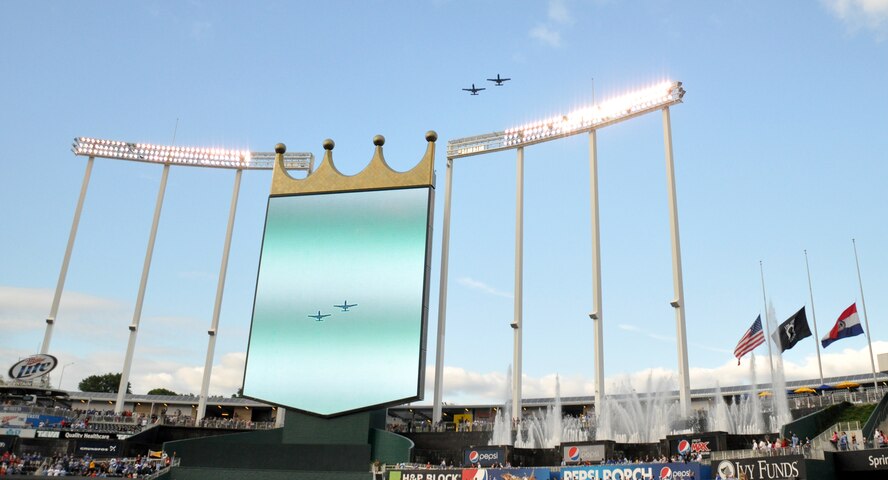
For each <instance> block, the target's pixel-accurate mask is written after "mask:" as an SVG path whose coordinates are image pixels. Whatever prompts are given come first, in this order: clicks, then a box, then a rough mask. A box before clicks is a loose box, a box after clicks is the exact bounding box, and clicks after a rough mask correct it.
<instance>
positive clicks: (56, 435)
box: [37, 430, 131, 440]
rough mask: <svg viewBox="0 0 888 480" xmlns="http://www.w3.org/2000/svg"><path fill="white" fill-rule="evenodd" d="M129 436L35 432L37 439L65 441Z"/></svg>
mask: <svg viewBox="0 0 888 480" xmlns="http://www.w3.org/2000/svg"><path fill="white" fill-rule="evenodd" d="M130 436H131V435H129V434H126V433H107V432H61V431H58V430H37V438H59V439H67V440H124V439H126V438H129V437H130Z"/></svg>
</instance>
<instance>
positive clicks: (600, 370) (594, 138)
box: [589, 130, 604, 414]
mask: <svg viewBox="0 0 888 480" xmlns="http://www.w3.org/2000/svg"><path fill="white" fill-rule="evenodd" d="M597 142H598V135H597V133H596V131H595V130H592V131H591V132H589V197H590V199H591V207H592V208H591V211H592V308H593V310H592V313H591V314H589V318H591V319H592V322H593V323H592V325H593V329H594V330H593V333H594V336H593V338H594V350H595V356H594V362H595V412H596V414H598V413H600V412H601V410H600V407H601V405H604V324H603V322H604V320H603V317H602V307H601V232H600V230H599V221H598V143H597Z"/></svg>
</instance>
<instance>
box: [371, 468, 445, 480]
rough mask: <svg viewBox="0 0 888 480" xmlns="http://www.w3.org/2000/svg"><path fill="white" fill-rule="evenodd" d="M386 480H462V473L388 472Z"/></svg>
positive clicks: (428, 471)
mask: <svg viewBox="0 0 888 480" xmlns="http://www.w3.org/2000/svg"><path fill="white" fill-rule="evenodd" d="M386 478H388V480H462V478H463V477H462V471H460V470H455V469H441V470H389V471H388V477H386Z"/></svg>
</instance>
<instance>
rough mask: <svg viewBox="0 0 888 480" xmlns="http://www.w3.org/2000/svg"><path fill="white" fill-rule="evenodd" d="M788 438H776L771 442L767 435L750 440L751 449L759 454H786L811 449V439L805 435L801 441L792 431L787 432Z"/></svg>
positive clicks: (805, 451)
mask: <svg viewBox="0 0 888 480" xmlns="http://www.w3.org/2000/svg"><path fill="white" fill-rule="evenodd" d="M789 436H790V438H786V437H783V438H776V439H774V441H773V442H772V441H771V440H770V439H769V438H768V437H765V438H764V439H761V440H759V441H756V440H755V439H753V440H752V451H753V452H756V453H757V454H759V455H763V456H764V455H767V456H770V455H787V454H799V453H803V452H804V453H807V452H808V451H810V450H811V439H810V438H808V437H805V441H804V442H803V441H801V440H800V439H799V436H798V435H796V434H795V433H793V432H789Z"/></svg>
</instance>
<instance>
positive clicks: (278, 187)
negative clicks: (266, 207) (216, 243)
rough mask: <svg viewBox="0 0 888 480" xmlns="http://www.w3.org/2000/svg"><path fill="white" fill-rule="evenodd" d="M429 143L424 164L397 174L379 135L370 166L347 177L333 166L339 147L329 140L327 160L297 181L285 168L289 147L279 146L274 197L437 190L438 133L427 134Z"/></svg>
mask: <svg viewBox="0 0 888 480" xmlns="http://www.w3.org/2000/svg"><path fill="white" fill-rule="evenodd" d="M425 139H426V141H427V142H428V146H427V147H426V152H425V155H424V156H423V157H422V160H420V162H419V163H418V164H417V165H416V166H415V167H413V168H412V169H410V170H408V171H406V172H397V171H395V170H392V168H391V167H389V166H388V164H387V163H385V158H383V156H382V146H383V145H384V144H385V137H383V136H382V135H377V136H375V137H373V145H376V151H375V153H374V154H373V158H372V159H371V160H370V164H369V165H367V166H366V167H364V169H363V170H361V171H360V172H359V173H358V174H357V175H352V176H347V175H343V174H342V173H341V172H340V171H339V170H337V169H336V166H335V165H333V147H334V146H335V144H334V143H333V140H330V139H329V138H328V139H327V140H324V150H326V151H325V152H324V159H323V160H322V161H321V165H320V166H319V167H318V168H317V169H316V170H315V171H313V172H310V173H309V174H308V176H307V177H305V178H303V179H297V178H293V177H291V176H290V174H289V173H288V172H287V169H286V168H284V153H285V152H286V151H287V147H286V145H284V144H283V143H279V144H277V145H276V146H275V147H274V152H275V154H276V155H275V158H274V173H273V175H272V179H271V195H272V196H276V195H294V194H300V193H329V192H348V191H354V190H380V189H386V188H404V187H421V186H428V187H434V186H435V141H436V140H437V139H438V134H437V133H435V132H434V130H429V131H428V132H426V135H425Z"/></svg>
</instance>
